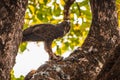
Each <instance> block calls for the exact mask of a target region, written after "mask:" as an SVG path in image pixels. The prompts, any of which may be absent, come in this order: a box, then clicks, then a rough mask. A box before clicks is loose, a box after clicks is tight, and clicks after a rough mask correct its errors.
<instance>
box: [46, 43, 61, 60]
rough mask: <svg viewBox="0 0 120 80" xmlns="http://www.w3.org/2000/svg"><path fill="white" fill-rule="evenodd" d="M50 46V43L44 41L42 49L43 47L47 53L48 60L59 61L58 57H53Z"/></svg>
mask: <svg viewBox="0 0 120 80" xmlns="http://www.w3.org/2000/svg"><path fill="white" fill-rule="evenodd" d="M51 45H52V41H45V42H44V47H45V50H46V51H47V52H48V54H49V58H50V60H60V58H61V57H60V56H57V55H55V54H54V53H53V51H52V47H51ZM61 59H62V58H61Z"/></svg>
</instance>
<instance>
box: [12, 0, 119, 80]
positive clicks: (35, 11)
mask: <svg viewBox="0 0 120 80" xmlns="http://www.w3.org/2000/svg"><path fill="white" fill-rule="evenodd" d="M64 5H65V3H64V0H29V1H28V6H27V10H26V14H25V24H24V28H23V30H24V29H26V28H28V27H29V26H31V25H35V24H41V23H51V24H57V23H59V22H62V20H63V10H64V9H63V6H64ZM116 5H117V13H118V18H119V19H118V22H119V23H120V0H116ZM91 19H92V15H91V11H90V4H89V0H76V1H75V2H74V4H73V5H72V6H71V8H70V21H71V26H72V28H71V30H70V32H69V33H68V34H67V35H66V36H64V37H63V38H61V39H56V40H54V42H53V44H52V48H55V49H56V53H57V54H60V55H61V54H63V53H65V52H66V51H69V50H74V49H75V48H77V47H78V46H81V45H82V43H83V42H84V40H85V38H86V36H87V34H88V32H89V28H90V24H91ZM119 25H120V24H119ZM27 44H28V43H22V44H21V45H20V48H19V51H20V52H24V50H26V46H27ZM11 78H12V80H23V76H21V77H20V78H15V76H14V71H12V72H11Z"/></svg>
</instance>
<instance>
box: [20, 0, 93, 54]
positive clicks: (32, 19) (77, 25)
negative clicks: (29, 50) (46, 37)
mask: <svg viewBox="0 0 120 80" xmlns="http://www.w3.org/2000/svg"><path fill="white" fill-rule="evenodd" d="M64 5H65V3H64V0H29V1H28V7H27V10H26V15H25V24H24V29H26V28H28V27H29V26H30V25H35V24H41V23H51V24H57V23H60V22H62V21H63V16H64V15H63V10H64V8H63V7H64ZM91 18H92V16H91V11H90V5H89V0H76V1H75V2H74V4H73V5H72V6H71V8H70V21H71V26H72V28H71V30H70V32H69V33H68V34H67V35H66V36H64V37H63V38H60V39H56V40H54V42H53V43H52V48H55V49H56V51H55V52H56V53H57V54H60V55H61V54H63V53H65V52H66V51H68V50H73V49H75V48H76V47H78V46H81V45H82V43H83V42H84V39H85V38H86V36H87V34H88V31H89V27H90V23H91ZM26 45H27V43H23V44H21V45H20V52H23V51H24V50H25V49H26Z"/></svg>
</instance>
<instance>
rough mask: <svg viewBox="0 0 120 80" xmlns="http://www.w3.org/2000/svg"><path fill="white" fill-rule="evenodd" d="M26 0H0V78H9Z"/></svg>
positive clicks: (19, 39) (18, 42) (19, 36)
mask: <svg viewBox="0 0 120 80" xmlns="http://www.w3.org/2000/svg"><path fill="white" fill-rule="evenodd" d="M26 5H27V0H0V80H10V71H11V70H12V68H13V66H14V64H15V57H16V55H17V52H18V47H19V44H20V42H21V38H22V26H23V23H24V14H25V8H26Z"/></svg>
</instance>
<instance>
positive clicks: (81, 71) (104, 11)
mask: <svg viewBox="0 0 120 80" xmlns="http://www.w3.org/2000/svg"><path fill="white" fill-rule="evenodd" d="M90 6H91V11H92V17H93V18H92V23H91V27H90V31H89V34H88V37H87V38H86V40H85V42H84V43H83V45H82V47H81V48H78V49H76V50H75V51H74V52H73V53H71V55H70V56H69V57H68V58H66V59H64V60H63V61H59V62H55V61H48V62H47V63H46V64H44V65H42V66H40V67H39V68H38V70H36V72H35V73H34V74H33V75H32V77H31V79H30V80H95V79H96V77H97V75H98V74H99V72H100V71H101V69H102V66H103V64H105V62H106V63H107V60H108V59H110V58H111V56H113V55H114V56H115V55H116V48H117V47H118V41H119V30H118V22H117V14H116V11H115V10H116V9H115V7H116V5H115V0H102V1H100V0H90ZM118 59H119V58H118ZM118 59H117V60H118ZM118 63H119V61H116V63H115V64H114V66H115V65H117V64H118ZM110 71H111V72H113V71H116V68H115V69H114V68H113V69H111V70H110ZM109 74H110V73H109ZM114 75H115V74H114ZM118 75H119V74H118ZM106 79H107V78H106ZM108 79H109V78H108ZM26 80H27V79H26ZM100 80H102V79H100Z"/></svg>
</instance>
